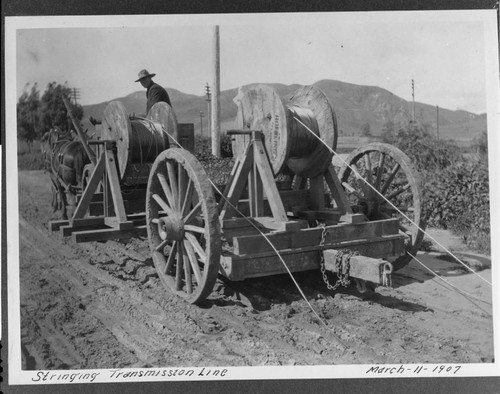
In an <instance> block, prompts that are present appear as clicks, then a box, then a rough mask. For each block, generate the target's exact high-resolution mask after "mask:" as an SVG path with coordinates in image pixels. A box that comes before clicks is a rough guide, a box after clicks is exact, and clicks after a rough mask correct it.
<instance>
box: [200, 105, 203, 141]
mask: <svg viewBox="0 0 500 394" xmlns="http://www.w3.org/2000/svg"><path fill="white" fill-rule="evenodd" d="M200 128H201V131H200V137H201V139H203V111H200Z"/></svg>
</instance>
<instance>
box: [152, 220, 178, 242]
mask: <svg viewBox="0 0 500 394" xmlns="http://www.w3.org/2000/svg"><path fill="white" fill-rule="evenodd" d="M158 233H159V235H160V238H161V239H162V240H166V239H169V240H173V241H180V240H182V239H183V238H184V222H183V221H182V218H181V217H180V216H177V215H170V216H166V217H163V218H160V220H159V221H158Z"/></svg>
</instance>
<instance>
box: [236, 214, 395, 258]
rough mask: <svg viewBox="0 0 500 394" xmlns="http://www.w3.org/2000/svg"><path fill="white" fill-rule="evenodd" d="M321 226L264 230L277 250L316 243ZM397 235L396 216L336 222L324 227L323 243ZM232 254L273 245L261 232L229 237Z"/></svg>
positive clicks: (244, 253)
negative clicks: (372, 219) (274, 231)
mask: <svg viewBox="0 0 500 394" xmlns="http://www.w3.org/2000/svg"><path fill="white" fill-rule="evenodd" d="M322 232H323V229H322V228H321V227H314V228H308V229H303V230H292V231H283V232H276V233H271V234H267V237H268V239H269V241H271V243H272V244H273V245H274V247H275V248H276V249H278V250H282V249H293V248H297V249H299V248H303V247H309V246H318V245H319V244H320V241H321V233H322ZM391 235H399V220H398V219H387V220H379V221H373V222H365V223H357V224H354V223H353V224H339V225H335V226H327V227H325V243H324V247H325V248H328V247H329V245H334V244H337V243H338V242H346V241H351V240H363V241H366V242H368V241H369V240H370V239H373V238H379V237H383V236H391ZM233 243H234V250H233V252H234V254H235V255H253V254H256V253H267V252H272V251H273V248H272V247H271V246H270V245H269V243H268V242H266V241H265V240H264V239H263V236H262V235H259V234H256V235H246V236H239V237H235V238H233Z"/></svg>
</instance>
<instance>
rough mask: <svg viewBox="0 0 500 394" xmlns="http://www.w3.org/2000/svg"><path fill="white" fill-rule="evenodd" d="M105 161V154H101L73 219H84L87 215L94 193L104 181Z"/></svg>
mask: <svg viewBox="0 0 500 394" xmlns="http://www.w3.org/2000/svg"><path fill="white" fill-rule="evenodd" d="M105 161H106V157H105V154H104V153H103V154H101V157H100V158H99V161H98V162H97V164H96V166H95V167H94V171H93V172H92V175H91V176H90V179H89V183H88V184H87V187H86V188H85V190H84V192H83V194H82V196H81V198H80V201H79V202H78V205H77V207H76V209H75V212H74V213H73V219H79V218H83V217H84V216H85V213H86V212H87V209H88V207H89V204H90V202H91V201H92V198H93V196H94V193H95V191H96V190H97V186H99V183H100V182H101V180H102V176H103V174H104V170H105V168H106V163H105Z"/></svg>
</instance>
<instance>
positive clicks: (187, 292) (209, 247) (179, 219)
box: [146, 148, 221, 303]
mask: <svg viewBox="0 0 500 394" xmlns="http://www.w3.org/2000/svg"><path fill="white" fill-rule="evenodd" d="M146 223H147V230H148V238H149V246H150V249H151V254H152V257H153V261H154V264H155V267H156V270H157V272H158V275H159V277H160V278H161V280H162V282H163V284H164V285H165V286H166V288H167V289H168V290H171V291H172V292H174V293H176V294H177V295H180V296H181V297H183V298H185V299H186V300H187V301H188V302H191V303H196V302H200V301H202V300H203V299H205V298H206V297H207V296H208V295H209V294H210V292H211V291H212V289H213V286H214V284H215V281H216V279H217V273H218V271H219V264H220V253H221V240H220V224H219V219H218V214H217V205H216V201H215V197H214V194H213V191H212V186H211V185H210V183H209V181H208V176H207V174H206V172H205V170H204V169H203V167H202V166H201V164H200V163H199V162H198V160H197V159H196V158H195V157H194V156H193V155H192V154H191V153H189V152H188V151H186V150H184V149H179V148H171V149H168V150H166V151H164V152H162V153H161V154H160V155H159V156H158V157H157V158H156V160H155V162H154V163H153V166H152V168H151V173H150V175H149V180H148V186H147V191H146Z"/></svg>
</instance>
